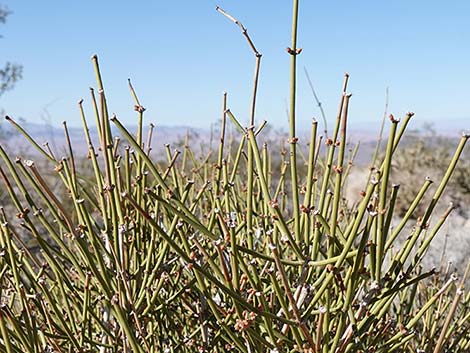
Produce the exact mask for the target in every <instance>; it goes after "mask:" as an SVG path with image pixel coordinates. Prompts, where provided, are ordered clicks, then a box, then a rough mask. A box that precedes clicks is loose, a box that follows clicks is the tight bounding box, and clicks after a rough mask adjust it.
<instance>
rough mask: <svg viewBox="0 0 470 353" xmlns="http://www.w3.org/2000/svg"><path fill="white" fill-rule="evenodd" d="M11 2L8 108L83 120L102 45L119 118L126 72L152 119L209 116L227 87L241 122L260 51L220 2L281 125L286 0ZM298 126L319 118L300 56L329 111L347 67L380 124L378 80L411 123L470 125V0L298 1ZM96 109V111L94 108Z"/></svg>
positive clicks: (128, 112)
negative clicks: (13, 77) (15, 73)
mask: <svg viewBox="0 0 470 353" xmlns="http://www.w3.org/2000/svg"><path fill="white" fill-rule="evenodd" d="M0 3H2V4H4V5H6V6H7V7H8V8H9V9H10V10H12V11H13V14H12V15H11V16H10V17H9V20H8V23H7V24H6V25H2V26H0V34H2V35H3V38H2V39H0V48H1V50H0V53H1V54H0V64H1V65H3V63H4V62H5V61H7V60H9V61H16V62H18V63H21V64H23V65H24V79H23V80H22V81H21V82H19V83H18V85H17V87H16V88H15V89H14V90H13V91H11V92H8V93H6V94H4V95H3V96H2V97H0V107H2V108H3V109H4V110H5V111H6V112H7V113H8V114H9V115H11V116H13V117H23V118H24V119H26V120H27V121H35V122H41V121H43V120H49V122H50V123H53V124H57V125H58V124H59V123H60V122H61V121H63V120H67V121H68V122H69V124H70V125H79V114H78V110H77V104H76V103H77V101H78V100H79V99H80V98H84V99H85V106H86V107H87V111H88V112H90V109H89V91H88V87H90V86H94V87H95V81H94V75H93V69H92V66H91V62H90V57H91V55H92V54H94V53H96V54H98V55H99V58H100V63H101V67H102V73H103V76H104V82H105V90H106V92H107V97H108V100H109V104H110V110H111V111H112V112H115V113H116V114H117V115H118V117H119V118H120V119H121V120H122V121H124V122H125V123H127V124H133V122H134V120H135V112H134V111H133V101H132V99H131V97H130V95H129V91H128V88H127V78H131V80H132V82H133V84H134V87H135V89H136V91H137V93H138V95H139V98H140V100H141V102H142V104H143V105H144V106H145V107H146V108H147V112H146V118H147V122H154V123H156V124H157V125H190V126H196V127H208V126H209V124H210V123H212V122H215V121H217V119H219V118H220V114H221V112H220V110H221V99H222V98H221V97H222V92H223V91H227V92H228V94H229V106H230V108H231V109H232V111H233V112H234V113H235V114H236V115H237V116H238V117H239V119H240V120H241V121H244V122H248V114H249V103H250V93H251V85H252V77H253V67H254V57H253V54H252V52H251V51H250V49H249V48H248V46H247V44H246V42H245V40H244V38H243V37H242V35H241V34H240V32H239V30H238V29H237V28H236V27H235V26H234V25H233V24H232V23H231V22H229V21H228V20H227V19H226V18H225V17H223V16H222V15H220V14H219V13H217V12H216V11H215V6H216V5H219V6H221V7H223V8H224V9H225V10H226V11H228V12H230V13H231V14H232V15H233V16H235V17H237V18H238V19H239V20H240V21H241V22H243V24H244V25H245V26H246V27H247V28H248V31H249V33H250V34H251V36H252V39H253V41H254V42H255V44H256V46H257V47H258V50H259V51H260V52H261V53H262V54H263V58H262V64H261V78H260V80H261V81H260V87H259V90H260V91H259V100H258V108H257V112H256V113H257V119H258V120H264V119H266V120H268V121H269V122H270V123H271V124H272V125H274V126H276V127H286V128H287V118H286V102H287V98H288V94H289V91H288V87H289V86H288V80H289V56H288V55H287V54H286V52H285V48H286V47H287V46H289V45H290V35H291V34H290V21H291V6H292V4H291V1H287V0H286V1H281V0H252V1H248V0H239V1H234V0H232V1H229V0H219V1H213V0H207V1H194V0H184V1H176V0H175V1H157V0H154V1H138V0H137V1H132V2H131V1H120V0H116V1H91V0H82V1H63V0H62V1H59V0H45V1H31V0H0ZM300 12H301V15H300V22H299V25H300V28H299V46H300V47H302V48H303V52H302V54H301V55H300V56H299V60H298V63H299V71H298V79H299V95H298V117H297V119H298V121H299V127H300V128H302V126H307V124H308V123H309V121H310V119H311V118H312V117H318V118H319V117H320V113H319V111H318V109H317V107H316V105H315V103H314V101H313V97H312V95H311V92H310V90H309V88H308V85H307V81H306V78H305V75H304V73H303V67H306V68H307V69H308V71H309V73H310V77H311V78H312V80H313V82H314V85H315V88H316V90H317V93H318V95H319V96H320V99H321V101H322V103H323V106H324V108H325V110H326V113H327V116H328V120H329V122H330V124H331V122H332V121H333V120H334V117H335V114H336V109H337V105H338V99H339V91H340V88H341V84H342V77H343V74H344V72H345V71H347V72H349V73H350V75H351V79H350V86H349V91H350V92H351V93H352V94H353V97H352V99H351V122H352V123H353V124H357V126H361V124H362V125H363V126H365V124H367V125H368V126H370V125H372V124H376V125H377V126H378V125H379V122H380V120H381V118H382V114H383V110H384V100H385V90H386V88H387V87H389V90H390V105H389V110H390V112H393V113H394V114H395V115H396V116H402V115H403V114H404V113H405V112H406V111H410V110H411V111H414V112H415V113H416V118H415V120H416V122H415V126H419V125H420V124H422V123H424V122H435V124H436V126H438V127H446V126H451V125H452V126H456V127H457V128H459V129H468V128H469V125H470V124H469V123H470V105H469V104H468V101H469V99H468V97H469V96H470V90H469V85H468V83H469V79H470V75H469V72H470V71H469V65H470V45H469V43H470V26H469V25H468V23H469V20H470V2H469V1H463V0H460V1H459V0H456V1H448V2H445V3H444V2H442V1H422V0H414V1H403V0H396V1H377V0H375V1H369V0H367V1H365V0H364V1H312V0H309V1H307V0H303V1H302V0H301V1H300ZM89 120H90V122H91V121H93V117H92V116H91V113H90V115H89Z"/></svg>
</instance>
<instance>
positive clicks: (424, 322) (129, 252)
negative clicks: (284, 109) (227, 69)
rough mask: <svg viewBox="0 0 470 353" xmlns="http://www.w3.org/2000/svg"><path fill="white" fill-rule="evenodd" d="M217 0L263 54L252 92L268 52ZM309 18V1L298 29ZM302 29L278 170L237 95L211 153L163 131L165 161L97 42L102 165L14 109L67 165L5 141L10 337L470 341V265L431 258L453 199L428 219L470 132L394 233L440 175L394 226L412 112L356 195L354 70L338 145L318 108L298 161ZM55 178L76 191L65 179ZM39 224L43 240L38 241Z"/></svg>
mask: <svg viewBox="0 0 470 353" xmlns="http://www.w3.org/2000/svg"><path fill="white" fill-rule="evenodd" d="M294 3H295V4H296V2H295V1H294ZM219 11H221V12H222V13H223V14H224V15H226V16H227V17H228V18H229V19H231V20H232V21H234V22H235V23H236V24H237V25H239V27H240V28H241V29H242V33H243V34H244V35H245V37H246V38H247V39H248V41H249V43H250V45H251V48H252V49H253V52H254V54H255V59H256V71H255V72H256V75H255V81H254V94H253V101H252V107H254V105H255V102H256V87H257V73H258V71H259V63H260V60H261V55H260V54H259V53H258V52H257V51H256V48H255V47H254V45H253V42H252V41H251V39H250V38H249V37H248V35H247V32H246V30H245V28H244V27H243V25H241V24H240V22H238V21H237V20H235V19H234V18H233V17H232V16H230V15H229V14H227V13H225V12H223V11H222V10H220V9H219ZM296 18H297V7H296V6H295V10H294V21H293V23H294V26H293V28H294V34H295V33H296V31H297V29H296V27H297V26H296ZM293 37H294V39H293V43H292V47H291V48H290V49H289V50H288V52H289V54H290V55H291V73H292V80H293V82H294V84H293V85H291V105H290V135H289V139H288V144H289V153H287V154H285V157H284V156H282V157H281V160H285V159H287V158H288V159H289V164H283V165H282V170H281V172H280V175H279V178H273V169H272V164H271V162H272V161H273V159H275V158H276V156H273V154H272V152H270V146H267V145H264V146H263V147H261V148H260V146H259V145H258V136H259V135H261V134H262V133H263V127H264V123H263V124H261V125H259V126H258V127H256V126H255V123H256V121H255V119H254V109H253V110H252V111H253V115H252V116H251V118H250V125H249V127H248V128H244V127H243V126H242V124H241V123H240V122H239V121H238V120H237V118H236V116H235V115H234V114H233V113H232V112H231V111H230V110H229V109H227V96H226V95H224V106H223V114H222V116H223V120H222V125H221V132H220V133H221V135H220V143H219V145H218V147H217V156H216V157H211V155H208V156H207V158H205V159H202V160H199V159H198V158H196V157H195V153H194V152H193V150H192V149H191V148H190V147H189V146H188V147H187V148H186V147H185V148H184V150H183V152H182V153H179V152H174V153H172V152H171V149H170V147H169V146H167V148H166V153H167V155H166V158H167V162H166V163H164V164H163V163H155V162H154V161H153V159H152V158H151V156H150V150H151V148H150V147H151V140H152V139H151V134H150V135H149V136H148V138H147V139H146V138H144V136H143V116H144V111H145V109H144V108H143V106H142V105H141V103H140V102H139V100H138V98H137V95H136V94H135V92H134V90H133V88H132V86H130V89H131V93H132V95H133V97H134V100H135V110H136V114H137V121H138V128H137V131H136V132H135V134H132V133H131V132H130V131H128V130H127V129H126V128H125V127H124V126H123V125H122V124H121V122H120V121H119V120H118V118H117V117H115V116H112V117H109V115H108V107H107V104H106V96H105V92H104V89H103V83H102V79H101V75H100V71H99V65H98V59H97V57H96V56H94V57H93V58H92V61H93V65H94V69H95V72H96V77H97V85H98V94H97V95H96V94H95V92H94V91H92V95H91V105H92V107H93V108H94V109H93V110H94V112H95V118H96V128H97V131H98V135H99V137H100V141H99V146H96V145H95V144H94V143H93V141H92V140H91V138H90V135H89V129H88V124H87V120H86V117H85V115H84V112H83V109H82V104H83V103H82V102H80V104H79V109H80V112H81V116H82V122H83V127H84V133H85V139H86V143H87V144H88V146H89V154H88V166H85V167H83V166H82V167H79V163H78V161H77V156H75V155H74V153H73V148H72V145H71V144H70V142H69V144H68V156H67V157H66V158H62V159H57V158H56V157H55V156H53V155H52V154H51V153H50V152H49V151H48V150H46V149H44V148H42V147H41V146H39V145H38V144H37V143H36V142H35V141H34V140H33V139H31V138H30V137H29V135H28V134H27V132H26V131H24V130H22V128H21V127H20V126H19V125H18V124H16V123H15V122H14V121H13V119H11V118H8V117H7V119H8V120H9V121H10V122H11V123H12V124H13V125H15V126H16V127H17V128H18V129H19V130H20V131H21V132H22V133H23V134H24V135H25V137H26V138H27V139H29V141H30V143H31V144H32V145H33V146H34V147H36V148H37V149H38V150H39V151H40V153H41V155H42V156H43V158H44V160H46V161H47V163H49V167H48V168H51V167H53V168H54V171H55V175H54V176H53V177H51V178H45V177H44V175H45V174H44V169H43V168H40V167H38V166H37V163H36V162H34V161H31V160H22V159H16V160H15V161H12V160H11V159H10V158H9V156H8V155H7V153H6V151H5V150H4V149H3V148H0V155H1V157H2V159H3V161H4V166H2V169H1V174H2V178H3V181H4V184H5V188H6V190H7V191H8V193H9V195H10V199H11V202H12V204H13V206H14V207H15V208H16V219H17V220H18V221H15V216H12V214H11V213H10V212H5V211H3V212H2V213H1V215H0V218H1V227H0V245H1V247H2V252H1V254H2V256H1V257H0V273H1V274H2V275H1V287H0V288H1V298H2V303H3V305H2V306H1V308H0V334H1V336H0V337H1V341H0V349H1V351H4V352H8V353H10V352H20V351H23V352H25V351H26V352H43V351H46V350H48V351H57V352H70V351H76V352H95V351H100V352H126V351H127V352H129V351H133V352H194V351H211V352H220V351H230V350H233V351H237V352H319V351H323V352H366V351H367V352H371V351H375V352H393V351H410V352H411V351H432V350H434V352H440V351H442V350H443V349H444V347H445V348H446V349H448V350H451V351H453V352H465V351H468V349H469V346H470V338H469V337H468V334H467V330H468V320H467V317H468V315H469V314H468V313H469V295H468V294H467V295H465V293H464V280H465V278H466V274H465V275H464V276H463V279H462V280H460V281H459V282H458V284H455V283H457V282H456V281H457V277H456V276H455V275H454V274H450V273H449V274H448V276H447V277H445V276H444V277H438V276H435V274H436V271H435V270H434V269H432V270H424V269H422V268H421V267H420V260H421V259H422V257H423V256H424V255H425V253H426V250H427V248H428V247H429V244H430V242H431V241H432V239H433V238H434V237H435V236H436V234H437V232H438V231H439V229H440V228H441V226H442V224H443V223H444V221H445V220H446V218H447V217H448V215H449V214H450V212H451V211H452V210H453V207H450V208H449V209H448V210H447V211H446V212H445V213H444V214H443V215H442V216H441V218H440V219H439V220H438V221H437V222H436V223H435V225H433V226H432V227H429V222H430V220H431V217H432V215H433V211H434V210H435V207H436V204H437V202H438V201H439V200H440V198H441V196H442V194H443V191H444V188H445V187H446V185H447V184H448V183H449V180H450V177H451V174H452V173H453V171H454V170H455V168H456V164H457V161H458V159H459V156H460V155H461V153H462V150H463V149H464V146H465V143H466V142H467V140H468V138H469V137H470V136H468V135H465V136H463V137H462V138H461V140H460V142H459V144H458V146H457V148H456V151H455V153H454V155H453V156H452V157H451V158H450V161H449V164H448V167H447V169H446V173H445V174H444V176H443V178H442V181H441V182H440V183H439V185H438V187H437V189H436V191H435V193H434V195H433V196H432V198H431V201H430V202H429V203H428V204H427V206H426V207H424V213H423V214H422V216H421V217H420V218H419V221H418V222H417V223H416V224H415V227H414V228H413V230H412V232H411V234H409V237H408V238H407V240H406V241H405V242H404V243H403V244H402V245H401V246H399V247H398V248H396V249H395V248H394V246H393V245H394V244H395V240H396V238H397V237H398V235H400V234H401V232H402V231H403V229H404V226H405V225H406V224H407V223H408V222H411V221H412V220H411V213H413V210H414V209H416V207H418V205H419V204H420V201H421V200H422V196H423V195H424V194H425V192H426V191H427V189H428V187H429V185H428V184H430V182H429V181H425V184H424V186H423V187H422V189H421V193H420V194H419V195H418V196H417V197H416V198H415V199H414V200H413V202H412V204H411V205H410V206H409V207H408V212H407V213H406V214H405V215H404V216H403V217H401V223H400V224H399V225H398V226H397V227H395V228H394V229H393V230H392V229H391V228H390V223H391V219H392V217H393V216H394V215H395V214H396V208H395V205H396V202H397V200H398V199H399V198H400V195H399V187H398V186H393V187H392V188H391V191H390V192H389V191H388V190H390V189H389V185H390V184H391V180H390V168H391V166H392V162H393V160H394V156H395V152H396V150H397V148H398V145H399V142H400V140H401V138H402V136H403V134H404V132H405V129H406V127H407V125H408V123H409V121H410V119H411V117H412V115H413V114H412V113H409V114H407V115H406V116H405V117H404V119H403V121H402V122H399V120H397V119H395V118H394V117H393V116H392V117H391V125H390V132H389V138H388V144H387V148H386V153H385V156H384V158H383V161H382V163H381V166H380V167H379V168H378V169H377V172H376V173H375V175H374V176H373V178H372V179H371V180H370V182H368V185H367V188H366V190H365V191H364V193H363V195H362V199H361V200H360V202H359V203H358V204H357V205H355V206H351V207H349V206H348V204H347V203H346V202H345V200H344V197H343V195H344V183H345V179H346V178H347V175H348V169H349V168H350V166H351V163H348V161H347V160H346V158H345V155H346V153H345V152H346V141H347V138H346V134H347V119H348V107H349V101H350V97H351V96H350V95H349V94H347V83H348V79H349V76H348V75H346V76H345V80H344V84H343V88H342V91H341V99H340V102H341V104H340V108H339V112H338V116H337V119H336V127H335V129H334V132H333V134H332V136H331V139H328V140H327V141H326V145H325V148H326V154H325V157H324V158H323V157H320V156H319V152H318V151H319V146H320V145H319V144H318V141H319V140H320V139H319V137H318V136H317V123H316V122H315V121H313V122H312V128H311V139H310V141H309V151H308V156H307V160H308V163H307V168H306V170H304V172H302V171H301V169H298V164H299V163H298V162H297V157H298V153H299V152H298V151H299V150H298V149H297V144H298V142H299V141H298V139H297V137H296V134H295V109H294V108H295V74H296V73H295V69H296V56H297V55H298V54H299V53H300V50H299V49H298V48H297V46H296V41H295V35H294V36H293ZM227 118H228V119H227ZM229 119H230V120H231V122H232V124H233V125H234V126H235V127H236V129H237V131H238V132H239V133H240V139H239V143H238V147H237V148H234V149H233V150H232V152H233V151H236V152H234V153H228V152H227V150H226V149H227V146H226V142H225V130H226V126H227V124H228V120H229ZM111 123H113V124H114V125H115V127H117V129H118V130H119V132H120V135H121V136H120V138H119V139H115V138H114V136H113V134H112V132H111V131H112V130H111ZM150 131H152V130H150ZM274 150H278V149H277V148H275V149H274ZM90 170H91V175H90V172H89V171H90ZM56 183H60V184H61V185H62V193H57V192H56V191H55V190H52V185H53V184H54V185H55V184H56ZM28 237H32V238H34V240H35V241H36V242H37V243H38V247H39V248H40V251H31V249H29V248H28V246H26V244H25V243H24V241H25V239H26V238H28ZM429 278H432V279H433V280H432V282H425V280H426V279H429Z"/></svg>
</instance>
